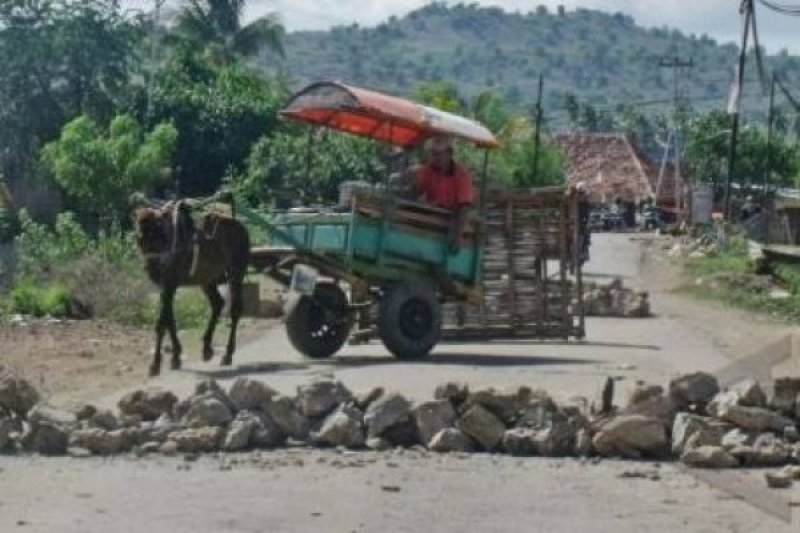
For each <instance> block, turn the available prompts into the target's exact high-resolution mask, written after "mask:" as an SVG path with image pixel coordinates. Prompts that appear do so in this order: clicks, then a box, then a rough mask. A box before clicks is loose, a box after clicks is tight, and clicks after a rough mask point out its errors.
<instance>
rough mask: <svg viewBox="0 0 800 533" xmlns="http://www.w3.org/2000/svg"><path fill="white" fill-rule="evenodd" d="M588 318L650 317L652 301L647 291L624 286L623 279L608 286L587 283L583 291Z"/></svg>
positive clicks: (584, 306) (616, 280)
mask: <svg viewBox="0 0 800 533" xmlns="http://www.w3.org/2000/svg"><path fill="white" fill-rule="evenodd" d="M583 308H584V312H585V314H586V316H605V317H624V318H645V317H649V316H650V299H649V295H648V293H647V292H645V291H636V290H633V289H630V288H627V287H624V286H623V283H622V280H621V279H615V280H614V281H612V282H611V283H609V284H607V285H600V284H596V283H587V284H585V285H584V290H583Z"/></svg>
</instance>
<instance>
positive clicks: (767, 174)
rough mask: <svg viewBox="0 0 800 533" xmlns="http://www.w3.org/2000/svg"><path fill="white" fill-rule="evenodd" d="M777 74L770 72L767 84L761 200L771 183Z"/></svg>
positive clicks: (765, 195)
mask: <svg viewBox="0 0 800 533" xmlns="http://www.w3.org/2000/svg"><path fill="white" fill-rule="evenodd" d="M776 78H777V75H776V74H775V73H774V72H773V73H772V83H770V86H769V112H768V113H767V155H766V163H765V164H764V167H765V168H764V186H763V188H762V189H761V199H762V201H763V200H764V199H766V197H767V192H768V190H769V187H770V185H771V183H772V128H773V122H775V82H776Z"/></svg>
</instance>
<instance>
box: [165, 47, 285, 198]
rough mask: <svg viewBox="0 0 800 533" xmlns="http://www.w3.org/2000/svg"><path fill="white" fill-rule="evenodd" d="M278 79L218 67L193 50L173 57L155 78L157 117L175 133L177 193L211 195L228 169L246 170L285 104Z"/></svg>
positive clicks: (235, 171) (236, 66) (283, 87)
mask: <svg viewBox="0 0 800 533" xmlns="http://www.w3.org/2000/svg"><path fill="white" fill-rule="evenodd" d="M286 95H287V91H286V88H285V86H284V84H283V82H282V81H281V80H271V81H270V80H266V79H264V78H261V77H259V76H258V75H256V74H254V73H252V72H251V71H250V70H248V69H246V68H243V67H241V66H238V65H236V64H232V65H225V66H221V67H220V66H217V65H215V64H214V63H213V62H212V61H210V60H207V59H205V58H203V57H199V56H197V55H195V54H186V55H180V56H177V57H174V58H173V59H172V60H171V61H170V63H169V64H168V65H167V66H166V67H165V68H164V69H163V70H162V71H161V72H159V74H158V75H157V77H156V82H155V89H154V92H153V109H154V115H155V118H156V120H160V121H164V120H169V121H172V123H173V124H174V125H175V127H176V128H177V130H178V132H179V134H180V135H179V140H178V159H177V164H178V169H177V177H178V180H179V191H178V192H180V193H181V194H190V195H200V194H210V193H212V192H213V191H215V190H216V189H217V187H219V185H220V183H221V181H222V178H223V177H224V176H225V175H226V174H229V173H234V174H238V173H240V172H241V171H242V170H243V169H244V163H245V159H246V158H247V156H248V154H249V153H250V150H251V148H252V146H253V144H254V143H255V142H256V141H257V140H258V139H260V138H261V137H262V136H264V135H266V134H268V133H270V132H272V131H273V129H274V128H275V126H276V124H277V111H278V109H279V108H280V107H281V105H282V104H283V103H284V102H285V99H286Z"/></svg>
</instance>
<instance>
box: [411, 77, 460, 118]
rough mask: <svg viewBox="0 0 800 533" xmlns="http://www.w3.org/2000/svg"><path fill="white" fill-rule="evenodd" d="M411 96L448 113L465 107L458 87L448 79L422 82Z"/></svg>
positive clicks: (457, 111) (456, 111)
mask: <svg viewBox="0 0 800 533" xmlns="http://www.w3.org/2000/svg"><path fill="white" fill-rule="evenodd" d="M413 97H414V98H415V99H416V100H419V101H420V102H422V103H424V104H426V105H429V106H431V107H435V108H436V109H441V110H442V111H447V112H450V113H462V112H463V111H464V109H465V108H466V107H467V106H466V104H465V102H464V99H463V98H462V97H461V95H460V94H459V92H458V87H456V85H455V84H454V83H452V82H448V81H438V82H432V83H424V84H422V85H420V86H418V87H417V88H416V90H415V91H414V95H413Z"/></svg>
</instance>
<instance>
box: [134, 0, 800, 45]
mask: <svg viewBox="0 0 800 533" xmlns="http://www.w3.org/2000/svg"><path fill="white" fill-rule="evenodd" d="M154 1H155V0H122V3H123V5H126V6H127V7H136V8H139V9H147V8H148V7H149V8H152V6H153V5H154ZM429 2H430V0H248V2H247V13H246V17H247V18H248V19H252V18H253V17H255V16H258V15H261V14H264V13H267V12H270V11H276V12H278V13H280V14H281V16H282V18H283V22H284V24H285V25H286V27H287V28H288V29H289V30H290V31H291V30H300V29H326V28H329V27H331V26H335V25H341V24H351V23H353V22H358V23H359V24H362V25H375V24H378V23H380V22H382V21H384V20H386V19H387V18H388V17H389V16H390V15H404V14H405V13H408V12H409V11H411V10H412V9H415V8H418V7H421V6H423V5H425V4H427V3H429ZM471 2H476V3H478V4H481V5H486V6H489V5H493V6H500V7H502V8H504V9H506V10H508V11H522V12H527V11H530V10H531V9H535V8H536V6H538V5H546V6H547V7H548V8H550V9H551V11H555V9H556V7H557V6H558V5H559V4H561V5H564V6H565V7H566V8H567V9H568V10H572V9H575V8H577V7H585V8H591V9H599V10H603V11H609V12H616V11H622V12H623V13H626V14H629V15H631V16H633V18H634V19H635V20H636V22H637V23H638V24H640V25H643V26H664V25H666V26H669V27H672V28H678V29H680V30H682V31H684V32H686V33H696V34H698V35H701V34H703V33H706V34H708V35H709V36H711V37H713V38H715V39H717V40H718V41H721V42H729V41H738V39H739V34H740V31H741V24H742V21H741V17H740V16H739V3H740V0H465V3H471ZM782 2H783V3H790V4H795V5H799V6H800V0H782ZM168 3H169V4H172V5H176V4H179V3H180V0H168ZM448 3H456V2H454V1H453V0H450V1H449V2H448ZM756 13H757V15H758V17H757V18H758V28H759V33H760V34H759V37H760V38H761V41H762V44H763V45H764V46H766V47H767V49H768V50H769V51H770V52H776V51H778V50H780V49H781V48H787V49H789V50H790V51H791V52H793V53H795V54H800V18H795V17H788V16H785V15H779V14H776V13H773V12H771V11H769V10H767V8H765V7H763V6H762V5H760V4H757V8H756Z"/></svg>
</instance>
